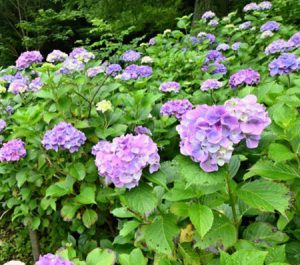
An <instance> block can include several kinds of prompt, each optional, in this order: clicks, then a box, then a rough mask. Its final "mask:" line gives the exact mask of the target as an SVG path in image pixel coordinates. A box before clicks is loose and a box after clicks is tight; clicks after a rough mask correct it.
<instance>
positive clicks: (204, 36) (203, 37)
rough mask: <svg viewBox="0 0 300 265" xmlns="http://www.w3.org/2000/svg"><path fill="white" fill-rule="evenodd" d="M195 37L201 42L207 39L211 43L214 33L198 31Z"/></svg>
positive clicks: (214, 38)
mask: <svg viewBox="0 0 300 265" xmlns="http://www.w3.org/2000/svg"><path fill="white" fill-rule="evenodd" d="M197 37H198V39H199V40H200V42H201V43H202V42H203V41H205V40H209V43H210V44H213V43H214V42H215V40H216V37H215V35H213V34H210V33H206V32H199V33H198V35H197Z"/></svg>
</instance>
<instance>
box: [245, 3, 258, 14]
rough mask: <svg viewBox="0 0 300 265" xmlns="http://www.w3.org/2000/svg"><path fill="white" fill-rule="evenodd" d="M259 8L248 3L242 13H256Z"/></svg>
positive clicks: (254, 4)
mask: <svg viewBox="0 0 300 265" xmlns="http://www.w3.org/2000/svg"><path fill="white" fill-rule="evenodd" d="M259 9H260V8H259V6H258V4H256V3H250V4H247V5H245V6H244V8H243V11H244V12H249V11H256V10H259Z"/></svg>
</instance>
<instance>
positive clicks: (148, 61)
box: [141, 56, 153, 64]
mask: <svg viewBox="0 0 300 265" xmlns="http://www.w3.org/2000/svg"><path fill="white" fill-rule="evenodd" d="M141 63H142V64H151V63H153V59H152V58H151V57H150V56H144V57H143V58H142V60H141Z"/></svg>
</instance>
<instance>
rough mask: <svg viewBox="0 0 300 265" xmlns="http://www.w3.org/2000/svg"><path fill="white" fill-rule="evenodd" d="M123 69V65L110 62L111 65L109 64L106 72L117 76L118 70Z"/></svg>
mask: <svg viewBox="0 0 300 265" xmlns="http://www.w3.org/2000/svg"><path fill="white" fill-rule="evenodd" d="M121 71H122V67H121V65H119V64H117V63H114V64H110V65H109V66H107V68H106V74H107V75H111V76H116V75H117V73H118V72H121Z"/></svg>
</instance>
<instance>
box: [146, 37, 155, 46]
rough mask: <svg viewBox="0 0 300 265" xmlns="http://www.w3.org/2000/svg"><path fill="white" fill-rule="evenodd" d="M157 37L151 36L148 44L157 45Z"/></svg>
mask: <svg viewBox="0 0 300 265" xmlns="http://www.w3.org/2000/svg"><path fill="white" fill-rule="evenodd" d="M155 43H156V42H155V38H151V39H150V40H149V42H148V45H149V46H153V45H155Z"/></svg>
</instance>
